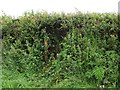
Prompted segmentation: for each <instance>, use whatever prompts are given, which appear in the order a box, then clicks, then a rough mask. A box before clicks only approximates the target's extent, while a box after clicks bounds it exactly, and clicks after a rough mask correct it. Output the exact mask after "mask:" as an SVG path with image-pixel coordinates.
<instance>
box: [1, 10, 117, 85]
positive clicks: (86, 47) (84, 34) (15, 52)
mask: <svg viewBox="0 0 120 90" xmlns="http://www.w3.org/2000/svg"><path fill="white" fill-rule="evenodd" d="M117 19H118V17H117V15H116V14H109V13H106V14H97V13H92V14H81V13H77V14H67V15H66V14H64V13H62V14H56V13H52V14H48V13H47V12H41V13H36V14H35V13H34V12H31V13H29V12H28V13H25V14H24V16H21V17H19V18H18V19H13V18H12V17H10V16H2V23H1V25H2V32H3V46H4V47H3V68H7V69H8V70H9V69H13V70H17V71H19V72H20V73H25V72H34V73H37V74H39V73H41V74H43V76H45V77H49V78H51V80H52V81H51V82H52V83H56V84H57V83H59V82H61V81H63V80H65V79H67V78H68V77H71V76H74V77H76V78H78V79H81V81H82V80H85V81H86V82H90V83H94V84H98V85H100V84H105V85H106V86H112V87H116V82H117V76H118V67H117V65H116V64H117V61H118V59H119V55H118V52H119V51H118V47H117V45H118V44H119V41H118V26H117V23H118V21H117ZM60 85H61V84H60Z"/></svg>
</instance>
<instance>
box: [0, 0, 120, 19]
mask: <svg viewBox="0 0 120 90" xmlns="http://www.w3.org/2000/svg"><path fill="white" fill-rule="evenodd" d="M119 1H120V0H0V15H2V14H3V12H4V13H5V14H7V15H11V16H15V17H17V16H20V15H22V14H23V13H24V12H25V11H30V10H33V11H43V10H45V11H47V12H67V13H68V12H76V9H75V8H77V9H78V10H79V11H81V12H83V13H85V12H99V13H105V12H113V13H117V12H118V2H119ZM2 11H3V12H2Z"/></svg>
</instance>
